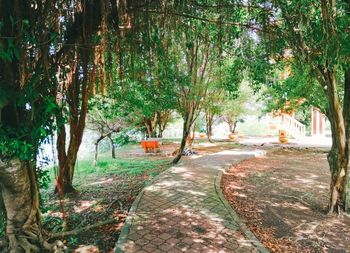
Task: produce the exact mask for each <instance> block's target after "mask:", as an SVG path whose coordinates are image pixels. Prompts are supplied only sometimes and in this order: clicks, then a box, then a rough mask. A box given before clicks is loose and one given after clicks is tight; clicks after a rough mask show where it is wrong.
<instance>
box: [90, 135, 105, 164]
mask: <svg viewBox="0 0 350 253" xmlns="http://www.w3.org/2000/svg"><path fill="white" fill-rule="evenodd" d="M104 138H105V137H104V136H103V135H101V136H100V137H99V138H98V139H97V140H96V142H95V156H94V161H93V162H92V166H94V167H96V165H97V158H98V144H99V143H100V141H102V140H103V139H104Z"/></svg>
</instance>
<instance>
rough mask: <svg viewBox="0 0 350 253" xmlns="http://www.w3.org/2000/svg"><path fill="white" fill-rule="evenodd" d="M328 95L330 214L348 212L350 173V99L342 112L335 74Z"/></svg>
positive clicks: (347, 83)
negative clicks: (330, 140) (330, 143)
mask: <svg viewBox="0 0 350 253" xmlns="http://www.w3.org/2000/svg"><path fill="white" fill-rule="evenodd" d="M326 77H327V78H325V80H328V83H327V87H328V88H327V95H328V102H329V112H328V118H329V121H330V123H331V128H332V148H331V151H330V152H329V154H328V157H327V158H328V163H329V167H330V171H331V183H330V203H329V214H333V213H338V214H340V213H341V212H343V211H346V203H347V201H346V197H347V196H346V193H347V187H348V185H347V178H348V173H349V130H348V129H346V127H347V128H348V126H349V118H350V117H349V113H350V110H349V104H348V103H349V101H348V100H349V98H348V97H345V98H344V104H343V105H344V108H343V110H342V108H341V103H340V99H339V95H338V93H337V80H336V73H335V72H328V73H327V76H326ZM344 88H345V89H344V90H345V95H349V89H350V80H346V81H345V87H344Z"/></svg>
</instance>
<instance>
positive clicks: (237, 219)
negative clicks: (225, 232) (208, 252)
mask: <svg viewBox="0 0 350 253" xmlns="http://www.w3.org/2000/svg"><path fill="white" fill-rule="evenodd" d="M251 158H253V157H248V158H245V159H242V160H240V161H238V162H237V163H235V164H234V165H237V164H239V163H241V162H243V161H245V160H249V159H251ZM227 170H228V169H225V170H224V171H227ZM224 171H222V170H219V172H218V173H217V174H216V177H215V183H214V184H215V191H216V193H217V195H218V196H219V199H220V201H221V202H222V204H223V205H224V206H225V208H226V209H227V211H228V212H229V213H230V216H231V217H232V218H233V219H234V221H235V222H237V224H238V226H239V227H240V229H241V230H242V232H243V233H244V235H245V236H246V237H247V238H248V239H249V240H250V242H251V243H252V244H253V245H254V246H255V247H256V249H257V250H258V251H259V252H261V253H269V251H268V250H267V249H266V248H265V246H264V245H263V244H262V243H261V242H260V241H259V240H258V238H256V237H255V235H254V234H253V233H252V232H251V231H250V230H249V229H248V227H247V226H246V224H244V223H243V221H242V219H241V218H240V217H239V215H238V214H237V213H236V211H235V210H234V209H233V208H232V207H231V205H230V204H229V203H228V201H227V200H226V198H225V196H224V194H223V193H222V189H221V180H222V175H223V174H224Z"/></svg>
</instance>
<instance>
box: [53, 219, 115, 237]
mask: <svg viewBox="0 0 350 253" xmlns="http://www.w3.org/2000/svg"><path fill="white" fill-rule="evenodd" d="M117 221H118V220H117V219H114V218H113V219H108V220H105V221H102V222H99V223H96V224H93V225H88V226H86V227H83V228H77V229H74V230H71V231H64V232H60V233H55V234H51V235H50V238H61V237H66V236H71V235H77V234H80V233H82V232H85V231H87V230H90V229H93V228H97V227H100V226H104V225H107V224H110V223H114V222H117Z"/></svg>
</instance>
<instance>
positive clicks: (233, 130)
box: [231, 120, 238, 134]
mask: <svg viewBox="0 0 350 253" xmlns="http://www.w3.org/2000/svg"><path fill="white" fill-rule="evenodd" d="M237 123H238V120H235V122H234V123H233V128H232V131H231V133H232V134H234V133H235V132H236V128H237Z"/></svg>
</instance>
